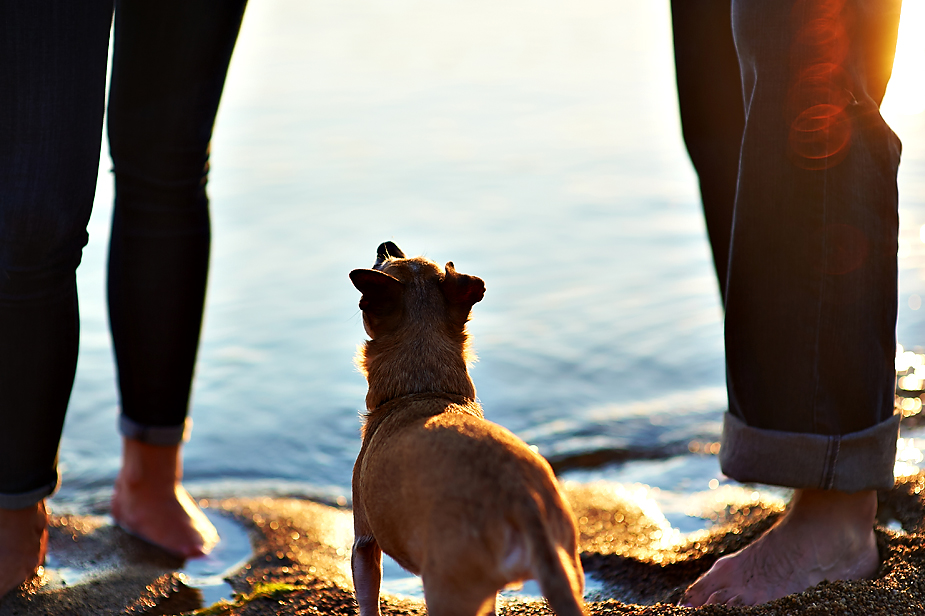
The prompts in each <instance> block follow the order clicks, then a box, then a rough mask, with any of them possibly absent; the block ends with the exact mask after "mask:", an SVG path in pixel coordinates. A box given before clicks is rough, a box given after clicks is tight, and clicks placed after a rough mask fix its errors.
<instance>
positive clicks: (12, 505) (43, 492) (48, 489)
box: [0, 476, 61, 509]
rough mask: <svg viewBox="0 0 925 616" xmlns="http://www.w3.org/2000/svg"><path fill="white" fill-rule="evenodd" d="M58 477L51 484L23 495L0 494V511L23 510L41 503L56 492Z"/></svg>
mask: <svg viewBox="0 0 925 616" xmlns="http://www.w3.org/2000/svg"><path fill="white" fill-rule="evenodd" d="M60 481H61V478H60V476H59V477H58V478H56V479H55V481H54V482H53V483H50V484H48V485H46V486H42V487H41V488H39V489H37V490H32V491H31V492H25V493H23V494H0V509H25V508H26V507H31V506H33V505H35V504H37V503H40V502H42V501H43V500H45V499H46V498H48V497H49V496H51V495H52V494H54V493H55V492H56V491H57V490H58V484H59V482H60Z"/></svg>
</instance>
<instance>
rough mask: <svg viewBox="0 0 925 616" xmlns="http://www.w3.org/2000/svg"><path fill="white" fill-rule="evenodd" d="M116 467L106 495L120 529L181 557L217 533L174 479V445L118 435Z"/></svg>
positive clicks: (179, 472)
mask: <svg viewBox="0 0 925 616" xmlns="http://www.w3.org/2000/svg"><path fill="white" fill-rule="evenodd" d="M122 443H123V450H122V470H121V471H120V472H119V476H118V478H116V486H115V492H114V493H113V496H112V517H113V519H115V521H116V522H117V523H118V524H119V526H121V527H122V528H124V529H125V530H126V531H128V532H130V533H132V534H133V535H135V536H137V537H139V538H141V539H144V540H146V541H148V542H150V543H153V544H155V545H157V546H159V547H161V548H163V549H165V550H167V551H168V552H170V553H172V554H175V555H177V556H181V557H183V558H194V557H196V556H203V555H205V554H208V553H209V552H211V551H212V548H213V547H215V544H216V543H218V540H219V537H218V532H217V531H216V530H215V527H214V526H212V523H211V522H210V521H209V519H208V518H207V517H206V516H205V514H204V513H203V512H202V510H201V509H200V508H199V506H198V505H197V504H196V501H194V500H193V499H192V497H191V496H190V495H189V493H188V492H187V491H186V490H185V489H184V488H183V486H182V485H181V484H180V480H181V479H182V478H183V463H182V460H181V458H180V446H179V445H175V446H169V447H161V446H157V445H148V444H146V443H142V442H140V441H136V440H133V439H128V438H123V439H122Z"/></svg>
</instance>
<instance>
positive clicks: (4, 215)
mask: <svg viewBox="0 0 925 616" xmlns="http://www.w3.org/2000/svg"><path fill="white" fill-rule="evenodd" d="M111 20H112V0H108V1H107V0H86V1H81V2H71V1H70V0H35V1H30V2H4V3H0V84H3V85H2V87H0V508H4V509H21V508H25V507H29V506H31V505H34V504H35V503H37V502H39V501H41V500H42V499H43V498H45V497H46V496H48V495H49V494H51V493H52V492H53V491H54V489H55V487H56V486H57V483H58V473H57V468H56V458H57V452H58V442H59V440H60V437H61V428H62V426H63V422H64V414H65V411H66V409H67V404H68V400H69V397H70V392H71V387H72V385H73V380H74V370H75V367H76V364H77V344H78V316H77V315H78V310H77V287H76V276H75V272H76V269H77V266H78V264H79V263H80V257H81V251H82V249H83V246H84V245H85V244H86V242H87V232H86V228H87V222H88V220H89V217H90V210H91V207H92V204H93V194H94V192H95V189H96V177H97V171H98V166H99V153H100V140H101V135H102V121H103V107H104V98H105V85H106V84H105V79H106V55H107V49H108V42H109V28H110V24H111Z"/></svg>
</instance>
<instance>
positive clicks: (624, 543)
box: [0, 473, 925, 616]
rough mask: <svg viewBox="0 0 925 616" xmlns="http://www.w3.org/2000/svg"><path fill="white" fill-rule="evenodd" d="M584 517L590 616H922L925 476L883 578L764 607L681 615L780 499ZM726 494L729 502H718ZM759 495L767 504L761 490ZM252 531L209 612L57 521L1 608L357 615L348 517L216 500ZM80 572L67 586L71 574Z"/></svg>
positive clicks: (902, 485) (179, 585) (626, 497)
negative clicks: (673, 523) (601, 594)
mask: <svg viewBox="0 0 925 616" xmlns="http://www.w3.org/2000/svg"><path fill="white" fill-rule="evenodd" d="M566 490H567V492H568V494H569V499H570V501H571V502H572V506H573V508H574V509H575V513H576V516H577V517H578V518H579V526H580V530H581V550H582V561H583V563H584V566H585V570H586V572H589V573H591V574H592V575H593V576H594V577H596V578H598V579H600V580H603V581H604V582H605V592H606V594H607V595H609V596H610V597H616V598H609V599H606V600H600V601H592V602H590V603H589V608H590V611H591V613H592V614H595V615H596V614H600V615H606V614H634V615H646V616H655V615H663V614H664V615H667V614H690V613H698V614H715V615H718V614H723V615H727V614H728V615H734V614H755V615H772V614H773V615H784V614H812V615H823V614H824V615H833V614H851V615H854V614H857V615H869V614H885V615H902V614H910V615H912V614H925V497H923V494H922V492H923V491H925V473H922V474H920V475H917V476H913V477H908V478H905V479H903V480H901V481H900V482H898V483H897V486H896V487H895V488H894V489H893V490H892V491H891V492H889V493H888V494H884V495H883V497H882V500H881V507H880V517H881V520H882V521H883V522H884V523H887V522H890V521H894V522H893V523H892V524H891V525H890V526H891V527H892V528H898V525H897V522H898V523H899V524H901V526H902V530H890V529H889V528H887V527H886V526H880V527H878V529H877V534H878V538H879V547H880V552H881V556H882V561H883V562H882V566H881V567H880V571H879V572H878V574H877V576H876V578H875V579H872V580H865V581H856V582H836V583H823V584H821V585H819V586H817V587H815V588H812V589H810V590H808V591H806V592H804V593H801V594H798V595H793V596H790V597H785V598H783V599H780V600H778V601H775V602H772V603H769V604H766V605H762V606H758V607H754V608H733V607H714V606H710V607H705V608H700V609H698V610H691V609H687V608H680V607H675V606H674V605H672V604H673V603H675V602H676V601H677V600H678V598H679V597H680V594H681V592H682V591H683V589H684V587H685V586H686V585H687V584H689V583H690V582H691V581H693V580H694V579H695V578H696V577H697V576H698V575H699V574H700V573H702V572H703V571H705V570H706V569H707V568H709V566H710V565H711V564H712V563H713V562H714V561H715V560H716V559H717V558H718V557H720V556H722V555H723V554H726V553H729V552H731V551H734V550H736V549H739V548H740V547H741V546H743V545H745V544H746V543H748V542H749V541H751V540H753V539H754V538H755V537H756V536H758V535H759V534H760V533H761V532H763V530H764V529H766V528H767V527H768V525H769V524H771V523H772V522H773V520H774V518H775V516H777V515H779V513H780V504H779V503H766V502H761V501H758V500H752V499H751V498H750V497H749V496H748V494H749V492H748V491H745V490H738V491H735V492H729V493H728V494H726V495H725V496H728V498H726V499H725V502H723V501H722V500H721V501H720V505H721V506H720V507H715V509H716V515H715V517H716V523H715V524H714V525H713V527H712V528H711V529H710V530H708V531H703V532H701V533H696V534H694V535H691V536H688V537H683V538H682V537H679V536H676V535H673V534H672V532H671V529H670V527H669V526H668V525H667V524H666V523H665V521H664V519H659V518H658V516H657V515H655V516H650V515H647V508H646V503H645V499H640V498H639V496H638V494H637V495H634V494H633V493H631V492H630V491H627V490H626V489H624V488H622V487H621V486H613V485H606V484H594V485H571V484H567V485H566ZM719 496H721V497H722V496H723V495H719ZM754 496H757V494H755V495H754ZM207 504H208V506H209V507H210V508H213V509H219V510H222V511H223V512H226V513H227V514H228V515H231V516H234V517H235V518H236V519H237V520H239V521H240V522H241V523H242V524H243V525H244V526H245V527H246V528H247V529H248V530H249V532H250V533H251V541H252V544H253V547H254V557H253V558H252V559H251V560H250V561H249V562H248V563H247V564H246V565H245V566H244V567H242V568H241V569H240V570H239V571H238V572H237V573H236V574H234V575H233V576H232V577H231V578H229V583H230V584H231V586H232V587H233V588H234V590H235V591H236V592H237V593H240V595H238V598H237V599H236V601H235V602H233V603H231V602H229V603H225V604H217V605H214V606H207V607H205V608H204V607H203V604H202V597H201V594H200V593H199V591H198V590H196V589H194V588H190V587H188V586H187V585H186V584H185V583H184V577H183V575H182V574H180V573H178V569H179V568H180V567H181V565H182V563H181V562H179V561H176V560H174V559H172V558H170V557H168V556H166V555H164V554H163V553H162V552H160V551H159V550H157V549H156V548H153V547H151V546H148V545H146V544H144V543H143V542H141V541H139V540H137V539H134V538H133V537H130V536H128V535H126V534H125V533H123V532H122V531H120V530H119V529H117V528H113V527H112V526H110V525H109V524H107V522H106V518H104V517H99V516H92V515H87V516H83V515H81V516H55V517H54V518H53V527H52V530H51V537H50V541H51V549H52V552H53V553H54V554H55V556H56V563H57V567H58V569H54V570H49V572H48V573H47V574H46V575H45V576H43V578H41V579H40V580H36V581H35V582H34V583H32V584H30V585H29V587H28V588H25V589H24V590H23V591H22V592H19V593H13V594H11V595H9V596H8V597H7V598H5V599H4V600H3V601H2V602H0V616H12V615H17V616H18V615H26V614H30V615H31V614H46V615H49V616H58V615H61V616H64V615H68V616H84V615H86V616H91V615H92V616H107V615H110V614H138V615H141V614H145V615H150V616H154V615H158V614H198V615H206V614H209V615H229V616H264V615H271V614H273V615H284V616H289V615H291V616H296V615H298V616H303V615H310V614H311V615H314V614H338V615H340V614H356V607H355V603H354V600H353V595H352V591H351V583H350V572H349V554H350V543H351V541H352V534H353V531H352V521H351V515H350V511H349V510H348V509H344V508H338V507H332V506H328V505H323V504H319V503H315V502H311V501H306V500H298V499H270V498H263V499H237V498H229V499H224V500H212V501H210V502H208V503H207ZM65 569H66V570H68V571H71V572H73V571H77V572H81V573H82V575H81V576H78V577H80V578H81V579H80V580H79V582H78V583H74V582H71V583H70V585H68V584H65V583H64V581H63V578H62V575H61V572H62V571H64V570H65ZM424 613H425V610H424V606H423V603H422V602H420V601H411V600H403V599H398V598H395V597H384V598H383V614H396V615H397V614H402V615H410V614H424ZM501 613H506V614H512V615H520V614H524V615H526V614H551V612H550V611H549V610H548V609H547V608H546V606H545V604H544V603H542V602H523V601H505V602H504V603H503V607H502V610H501Z"/></svg>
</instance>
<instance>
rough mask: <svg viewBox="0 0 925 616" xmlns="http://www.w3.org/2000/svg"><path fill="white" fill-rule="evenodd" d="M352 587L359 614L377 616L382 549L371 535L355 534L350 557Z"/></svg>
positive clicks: (361, 615)
mask: <svg viewBox="0 0 925 616" xmlns="http://www.w3.org/2000/svg"><path fill="white" fill-rule="evenodd" d="M350 568H351V569H352V570H353V587H354V589H355V590H356V596H357V603H359V604H360V616H379V584H380V583H381V582H382V550H381V549H380V548H379V544H378V543H377V542H376V538H375V537H373V536H372V535H363V536H357V538H356V539H355V540H354V542H353V554H352V557H351V559H350Z"/></svg>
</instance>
